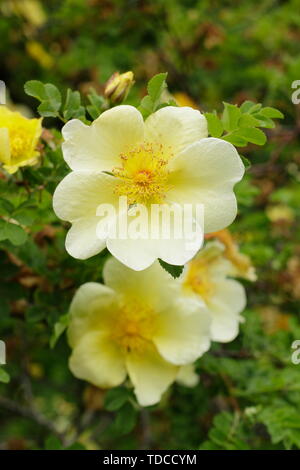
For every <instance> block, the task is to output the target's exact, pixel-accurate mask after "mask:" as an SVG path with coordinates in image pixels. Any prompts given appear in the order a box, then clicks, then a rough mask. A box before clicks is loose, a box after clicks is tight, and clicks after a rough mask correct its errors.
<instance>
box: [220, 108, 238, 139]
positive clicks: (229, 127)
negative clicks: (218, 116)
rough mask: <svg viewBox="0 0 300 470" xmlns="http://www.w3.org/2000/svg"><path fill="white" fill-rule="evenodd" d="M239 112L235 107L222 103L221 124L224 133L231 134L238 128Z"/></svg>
mask: <svg viewBox="0 0 300 470" xmlns="http://www.w3.org/2000/svg"><path fill="white" fill-rule="evenodd" d="M240 116H241V110H240V108H238V107H237V106H236V105H233V104H229V103H224V111H223V114H222V123H223V126H224V129H225V131H227V132H231V131H234V130H235V129H236V128H237V127H238V122H239V118H240Z"/></svg>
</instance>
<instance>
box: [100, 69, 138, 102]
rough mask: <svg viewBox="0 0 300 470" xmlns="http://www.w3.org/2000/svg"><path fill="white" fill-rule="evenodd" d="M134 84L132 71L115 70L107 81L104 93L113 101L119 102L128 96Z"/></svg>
mask: <svg viewBox="0 0 300 470" xmlns="http://www.w3.org/2000/svg"><path fill="white" fill-rule="evenodd" d="M133 84H134V75H133V73H132V72H126V73H121V74H119V72H115V73H114V74H113V75H112V76H111V77H110V79H109V80H108V82H107V83H106V86H105V90H104V95H105V96H106V98H109V99H110V100H111V101H112V102H113V103H119V102H121V101H123V100H125V98H126V97H127V95H128V93H129V90H130V88H131V87H132V85H133Z"/></svg>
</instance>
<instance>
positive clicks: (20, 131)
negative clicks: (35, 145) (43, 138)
mask: <svg viewBox="0 0 300 470" xmlns="http://www.w3.org/2000/svg"><path fill="white" fill-rule="evenodd" d="M8 130H9V138H10V151H11V155H12V158H13V159H14V160H15V161H18V160H19V159H22V158H23V156H24V155H26V154H27V153H28V152H29V151H30V150H31V148H32V136H31V135H30V134H29V133H28V131H27V130H26V129H24V127H22V126H9V127H8Z"/></svg>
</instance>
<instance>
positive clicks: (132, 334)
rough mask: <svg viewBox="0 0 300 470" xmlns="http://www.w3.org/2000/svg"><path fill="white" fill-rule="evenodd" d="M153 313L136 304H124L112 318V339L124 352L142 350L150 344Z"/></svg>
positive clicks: (152, 331)
mask: <svg viewBox="0 0 300 470" xmlns="http://www.w3.org/2000/svg"><path fill="white" fill-rule="evenodd" d="M154 320H155V319H154V313H153V312H152V311H151V310H149V309H147V308H145V307H140V306H139V305H137V304H131V305H124V306H123V307H122V308H121V309H120V311H119V312H118V314H117V315H116V316H115V318H114V323H113V332H112V339H113V340H114V341H115V342H116V343H117V344H119V346H121V348H122V349H123V351H124V352H130V351H135V352H142V351H144V350H145V349H146V348H147V347H149V345H150V344H151V340H152V338H153V334H154V329H155V321H154Z"/></svg>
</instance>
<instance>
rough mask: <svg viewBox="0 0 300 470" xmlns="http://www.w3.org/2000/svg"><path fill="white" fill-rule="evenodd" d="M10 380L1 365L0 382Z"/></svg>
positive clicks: (5, 382) (6, 382)
mask: <svg viewBox="0 0 300 470" xmlns="http://www.w3.org/2000/svg"><path fill="white" fill-rule="evenodd" d="M9 381H10V376H9V374H8V373H7V372H6V370H4V369H3V367H0V382H2V383H4V384H8V383H9Z"/></svg>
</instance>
